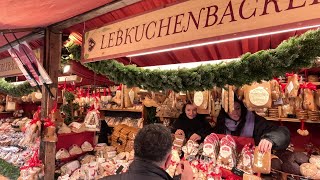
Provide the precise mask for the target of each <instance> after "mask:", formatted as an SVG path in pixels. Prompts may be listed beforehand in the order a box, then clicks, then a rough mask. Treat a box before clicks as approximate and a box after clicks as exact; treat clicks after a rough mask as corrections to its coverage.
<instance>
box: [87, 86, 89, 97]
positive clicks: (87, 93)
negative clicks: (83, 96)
mask: <svg viewBox="0 0 320 180" xmlns="http://www.w3.org/2000/svg"><path fill="white" fill-rule="evenodd" d="M87 97H90V88H88V89H87Z"/></svg>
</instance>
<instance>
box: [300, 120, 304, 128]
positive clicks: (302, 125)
mask: <svg viewBox="0 0 320 180" xmlns="http://www.w3.org/2000/svg"><path fill="white" fill-rule="evenodd" d="M300 122H301V130H304V119H300Z"/></svg>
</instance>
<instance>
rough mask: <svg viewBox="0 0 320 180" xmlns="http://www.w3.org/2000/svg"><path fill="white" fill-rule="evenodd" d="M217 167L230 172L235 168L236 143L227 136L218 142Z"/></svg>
mask: <svg viewBox="0 0 320 180" xmlns="http://www.w3.org/2000/svg"><path fill="white" fill-rule="evenodd" d="M217 165H218V166H220V167H223V168H225V169H228V170H231V169H232V168H233V167H234V166H236V143H235V141H234V139H233V138H232V137H231V136H229V135H227V136H225V137H223V138H222V139H221V140H220V150H219V156H218V159H217Z"/></svg>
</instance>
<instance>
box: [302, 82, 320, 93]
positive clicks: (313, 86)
mask: <svg viewBox="0 0 320 180" xmlns="http://www.w3.org/2000/svg"><path fill="white" fill-rule="evenodd" d="M300 88H301V89H310V90H313V91H316V90H317V86H316V85H314V84H312V83H310V82H309V83H303V84H300Z"/></svg>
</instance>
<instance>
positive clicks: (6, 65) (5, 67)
mask: <svg viewBox="0 0 320 180" xmlns="http://www.w3.org/2000/svg"><path fill="white" fill-rule="evenodd" d="M21 74H22V72H21V71H20V69H19V67H18V66H17V64H16V62H14V61H13V59H12V58H11V57H8V58H5V59H1V60H0V77H9V76H16V75H21Z"/></svg>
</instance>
